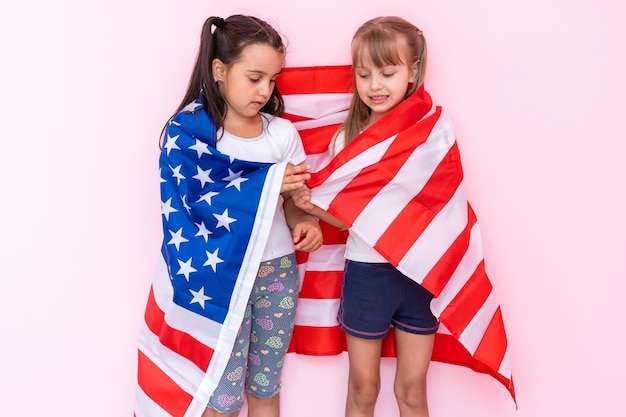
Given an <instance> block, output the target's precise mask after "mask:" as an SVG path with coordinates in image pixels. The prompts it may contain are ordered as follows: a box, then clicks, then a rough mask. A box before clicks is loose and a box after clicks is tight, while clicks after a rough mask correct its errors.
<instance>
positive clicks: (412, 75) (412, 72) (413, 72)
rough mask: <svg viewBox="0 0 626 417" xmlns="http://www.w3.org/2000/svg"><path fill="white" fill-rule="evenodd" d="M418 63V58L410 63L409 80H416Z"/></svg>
mask: <svg viewBox="0 0 626 417" xmlns="http://www.w3.org/2000/svg"><path fill="white" fill-rule="evenodd" d="M419 64H420V61H419V59H418V60H417V61H415V62H414V63H413V65H411V69H410V71H409V79H410V80H411V82H414V83H416V82H417V74H418V68H419Z"/></svg>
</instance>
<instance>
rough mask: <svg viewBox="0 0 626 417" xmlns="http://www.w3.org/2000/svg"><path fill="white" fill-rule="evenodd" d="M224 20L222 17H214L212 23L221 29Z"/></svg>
mask: <svg viewBox="0 0 626 417" xmlns="http://www.w3.org/2000/svg"><path fill="white" fill-rule="evenodd" d="M225 23H226V22H225V21H224V19H222V18H221V17H216V18H215V20H214V21H213V24H214V25H215V27H216V28H218V29H221V28H223V27H224V24H225Z"/></svg>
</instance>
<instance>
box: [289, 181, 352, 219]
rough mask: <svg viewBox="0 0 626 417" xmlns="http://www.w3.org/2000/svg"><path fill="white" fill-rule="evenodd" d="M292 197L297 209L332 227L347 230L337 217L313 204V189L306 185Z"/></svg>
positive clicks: (294, 192) (292, 193)
mask: <svg viewBox="0 0 626 417" xmlns="http://www.w3.org/2000/svg"><path fill="white" fill-rule="evenodd" d="M291 196H292V199H293V201H294V204H295V205H296V207H298V208H300V209H302V210H303V211H304V212H305V213H308V214H310V215H312V216H315V217H317V218H318V219H320V220H323V221H325V222H326V223H328V224H330V225H332V226H335V227H338V228H339V229H344V230H345V229H347V227H346V225H345V224H343V223H342V222H341V221H340V220H339V219H337V218H336V217H335V216H333V215H332V214H330V213H329V212H327V211H326V210H324V209H322V208H320V207H318V206H316V205H315V204H313V203H311V189H310V188H309V187H307V186H306V185H305V186H304V187H300V188H298V189H297V190H294V191H292V192H291Z"/></svg>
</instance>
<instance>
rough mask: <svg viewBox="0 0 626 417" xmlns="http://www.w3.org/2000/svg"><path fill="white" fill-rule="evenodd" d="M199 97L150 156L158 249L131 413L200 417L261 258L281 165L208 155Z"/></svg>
mask: <svg viewBox="0 0 626 417" xmlns="http://www.w3.org/2000/svg"><path fill="white" fill-rule="evenodd" d="M203 107H204V102H203V100H202V99H198V100H196V101H195V102H193V103H191V104H189V105H188V106H187V107H186V108H185V109H184V110H183V111H181V112H180V113H178V114H177V115H176V116H175V117H174V118H173V119H172V120H171V121H170V123H169V124H168V126H167V128H166V130H165V134H164V143H163V148H162V151H161V155H160V158H159V168H160V175H161V213H162V224H163V244H162V247H161V255H162V256H161V257H160V259H159V263H158V266H157V268H156V272H155V276H154V279H153V283H152V286H151V289H150V294H149V296H148V302H147V306H146V311H145V316H144V319H145V321H144V323H143V325H142V327H141V330H140V335H139V352H138V386H137V391H136V398H135V416H136V417H148V416H149V417H160V416H177V417H178V416H181V417H182V416H185V417H199V416H200V415H201V414H202V412H203V411H204V410H205V409H206V406H207V404H208V400H209V398H210V395H211V394H212V393H213V391H214V389H215V387H216V386H217V383H218V382H219V380H220V378H221V376H222V373H223V370H224V368H225V366H226V363H227V361H228V359H229V357H230V353H231V351H232V346H233V344H234V341H235V337H236V335H237V332H238V330H239V327H240V324H241V321H242V319H243V314H244V310H245V307H246V304H247V301H248V299H249V296H250V292H251V289H252V286H253V283H254V281H255V279H256V275H257V271H258V268H259V265H260V262H261V256H262V254H263V249H264V247H265V243H266V241H267V237H268V234H269V230H270V226H271V224H272V219H273V215H274V211H275V209H276V207H277V203H278V197H279V192H280V187H281V183H282V177H283V173H284V169H285V163H281V164H266V163H254V162H247V161H240V160H237V159H233V158H230V157H229V156H228V155H224V154H221V153H219V152H218V151H217V150H216V149H215V141H216V137H215V136H216V132H215V125H214V124H213V122H212V121H211V119H210V118H209V117H208V115H207V113H206V112H205V111H204V109H203Z"/></svg>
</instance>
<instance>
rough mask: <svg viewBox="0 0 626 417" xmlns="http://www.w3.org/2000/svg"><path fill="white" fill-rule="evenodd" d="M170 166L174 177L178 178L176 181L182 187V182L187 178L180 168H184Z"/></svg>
mask: <svg viewBox="0 0 626 417" xmlns="http://www.w3.org/2000/svg"><path fill="white" fill-rule="evenodd" d="M168 166H169V167H170V169H171V170H172V177H174V178H176V181H177V182H178V184H179V185H180V182H181V181H182V180H184V179H185V176H184V175H183V174H181V173H180V168H181V167H182V165H178V166H177V167H172V166H171V165H168Z"/></svg>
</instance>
